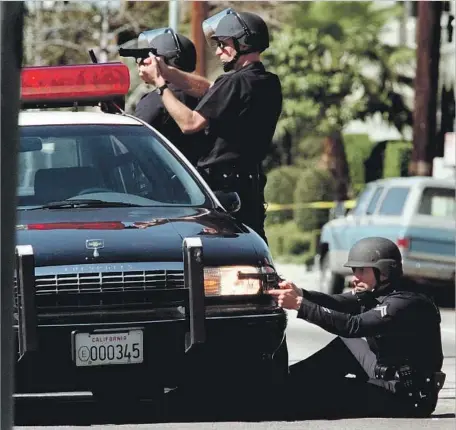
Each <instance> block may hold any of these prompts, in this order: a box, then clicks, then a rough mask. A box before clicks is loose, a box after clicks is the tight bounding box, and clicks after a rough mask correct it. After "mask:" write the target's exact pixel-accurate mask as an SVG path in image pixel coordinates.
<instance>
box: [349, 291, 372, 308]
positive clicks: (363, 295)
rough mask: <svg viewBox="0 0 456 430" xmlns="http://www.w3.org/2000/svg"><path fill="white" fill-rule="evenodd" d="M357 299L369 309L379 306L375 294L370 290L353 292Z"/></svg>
mask: <svg viewBox="0 0 456 430" xmlns="http://www.w3.org/2000/svg"><path fill="white" fill-rule="evenodd" d="M353 293H354V295H355V296H356V299H357V300H358V302H359V303H360V304H361V306H365V307H367V308H371V307H374V306H376V305H377V299H376V298H375V293H374V292H373V291H370V290H358V291H356V290H353Z"/></svg>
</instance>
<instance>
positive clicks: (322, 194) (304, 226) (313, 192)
mask: <svg viewBox="0 0 456 430" xmlns="http://www.w3.org/2000/svg"><path fill="white" fill-rule="evenodd" d="M334 188H335V183H334V179H333V177H332V175H331V174H330V173H329V172H327V171H326V170H322V169H318V168H315V167H314V168H309V169H306V170H304V171H303V172H302V173H301V174H300V176H299V178H298V182H297V184H296V190H295V194H294V197H295V198H294V200H295V203H296V204H299V203H308V202H318V201H332V200H333V199H334ZM328 218H329V210H328V209H314V208H301V207H299V206H298V207H296V208H295V210H294V220H295V222H296V225H297V226H298V228H300V229H301V230H302V231H312V230H318V229H320V228H321V226H322V225H323V224H324V223H325V222H326V221H327V220H328Z"/></svg>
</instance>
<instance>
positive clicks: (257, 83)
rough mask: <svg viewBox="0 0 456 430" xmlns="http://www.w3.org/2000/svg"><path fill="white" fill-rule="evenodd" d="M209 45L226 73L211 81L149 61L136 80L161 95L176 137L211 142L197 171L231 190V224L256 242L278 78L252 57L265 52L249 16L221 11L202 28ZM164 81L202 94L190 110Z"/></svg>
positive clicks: (261, 33)
mask: <svg viewBox="0 0 456 430" xmlns="http://www.w3.org/2000/svg"><path fill="white" fill-rule="evenodd" d="M203 30H204V33H205V35H206V38H207V39H208V41H210V43H212V44H214V43H215V44H216V46H217V48H216V55H217V56H218V57H219V58H220V60H221V61H222V63H223V69H224V71H225V72H226V73H224V74H222V75H221V76H219V77H218V78H217V79H216V80H215V82H214V83H211V82H209V81H208V80H207V79H205V78H203V77H201V76H197V75H191V74H189V73H185V72H182V71H180V70H177V69H176V68H173V67H170V66H168V65H166V64H164V62H163V61H162V60H161V59H160V58H156V57H151V58H150V59H146V60H145V64H146V65H144V66H141V68H140V69H141V77H142V79H143V80H144V81H146V82H153V83H155V85H156V86H157V87H159V88H160V91H162V92H163V104H164V105H165V107H166V109H167V110H168V112H169V113H170V115H171V116H172V117H173V118H174V119H175V120H176V122H177V124H178V125H179V127H180V129H181V130H182V131H183V132H184V133H195V132H198V131H200V130H203V129H206V132H207V133H208V135H209V137H210V138H211V139H212V140H213V142H214V143H213V146H212V149H211V151H210V152H209V153H208V155H207V156H206V157H204V158H202V159H201V160H200V161H199V162H198V167H199V169H200V171H201V172H202V174H203V176H204V177H205V179H206V180H207V182H208V184H209V185H210V186H211V188H212V189H213V190H226V191H235V192H237V193H238V194H239V197H240V199H241V209H240V210H239V211H238V212H237V213H236V215H235V216H236V218H237V219H238V220H239V221H241V222H243V223H245V224H247V225H248V226H249V227H251V228H252V229H253V230H255V231H256V232H257V233H258V234H259V235H260V236H261V237H263V239H264V240H266V236H265V232H264V218H265V202H264V187H265V184H266V176H265V175H264V172H263V169H262V161H263V160H264V158H265V156H266V154H267V153H268V151H269V149H270V147H271V142H272V138H273V135H274V131H275V128H276V125H277V121H278V119H279V116H280V113H281V110H282V89H281V85H280V81H279V78H278V77H277V76H276V75H274V74H272V73H269V72H267V71H266V70H265V68H264V65H263V64H262V63H261V59H260V54H261V53H262V52H263V51H264V50H265V49H266V48H268V47H269V32H268V28H267V25H266V23H265V22H264V21H263V20H262V19H261V18H260V17H259V16H258V15H255V14H253V13H248V12H242V13H236V12H235V11H234V10H233V9H226V10H224V11H222V12H219V13H218V14H217V15H215V16H213V17H211V18H209V19H207V20H206V21H204V22H203ZM166 81H169V82H172V83H174V84H175V85H177V86H178V87H179V88H182V89H183V90H184V91H186V92H188V93H190V94H193V95H202V99H201V101H200V102H199V104H198V106H196V108H195V109H194V110H192V109H190V108H188V107H186V106H185V105H184V104H183V103H181V102H179V100H177V99H176V97H174V95H173V93H172V91H169V89H167V88H168V87H167V85H166Z"/></svg>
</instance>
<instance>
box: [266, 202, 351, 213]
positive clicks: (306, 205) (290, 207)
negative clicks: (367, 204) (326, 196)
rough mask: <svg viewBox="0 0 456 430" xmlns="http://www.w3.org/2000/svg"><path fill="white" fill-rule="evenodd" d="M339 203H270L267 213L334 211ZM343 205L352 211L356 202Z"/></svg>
mask: <svg viewBox="0 0 456 430" xmlns="http://www.w3.org/2000/svg"><path fill="white" fill-rule="evenodd" d="M338 203H339V202H306V203H289V204H279V203H268V205H267V208H266V212H279V211H283V210H293V209H304V208H310V209H332V208H335V207H336V206H337V204H338ZM340 203H343V205H344V207H345V208H346V209H352V208H354V207H355V203H356V200H345V201H344V202H340Z"/></svg>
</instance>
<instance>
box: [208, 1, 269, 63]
mask: <svg viewBox="0 0 456 430" xmlns="http://www.w3.org/2000/svg"><path fill="white" fill-rule="evenodd" d="M203 32H204V35H205V36H206V40H207V41H208V43H210V44H212V43H213V42H214V41H218V40H224V39H233V40H234V44H235V47H236V50H237V51H238V52H239V45H245V46H247V49H244V50H243V51H241V52H239V53H240V54H247V53H249V52H263V51H264V50H265V49H266V48H268V47H269V31H268V26H267V25H266V23H265V22H264V21H263V19H262V18H261V17H259V16H258V15H256V14H254V13H250V12H240V13H237V12H236V11H234V10H233V9H231V8H229V9H225V10H223V11H222V12H219V13H218V14H216V15H214V16H212V17H211V18H208V19H207V20H205V21H204V22H203ZM211 42H212V43H211Z"/></svg>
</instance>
